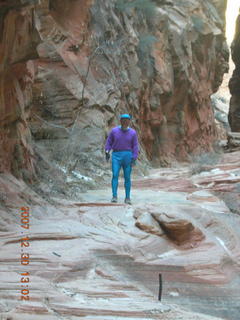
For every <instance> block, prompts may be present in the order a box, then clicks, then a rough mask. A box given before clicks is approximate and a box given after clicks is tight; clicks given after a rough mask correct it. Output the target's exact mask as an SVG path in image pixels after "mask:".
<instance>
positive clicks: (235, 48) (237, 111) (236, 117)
mask: <svg viewBox="0 0 240 320" xmlns="http://www.w3.org/2000/svg"><path fill="white" fill-rule="evenodd" d="M231 51H232V59H233V62H234V64H235V70H234V71H233V75H232V78H231V79H230V81H229V89H230V93H231V95H232V97H231V100H230V109H229V116H228V120H229V124H230V127H231V130H232V131H233V132H240V92H239V86H240V58H239V57H240V15H239V16H238V18H237V21H236V32H235V36H234V39H233V42H232V45H231Z"/></svg>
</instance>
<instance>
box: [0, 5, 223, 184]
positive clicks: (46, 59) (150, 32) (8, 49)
mask: <svg viewBox="0 0 240 320" xmlns="http://www.w3.org/2000/svg"><path fill="white" fill-rule="evenodd" d="M146 3H147V5H146ZM146 3H145V2H144V1H135V2H133V3H128V2H127V1H119V0H118V1H113V0H109V1H107V2H106V1H93V0H89V1H82V0H75V1H67V0H61V1H60V0H49V1H48V0H42V1H40V2H39V1H17V0H15V1H11V2H3V3H2V4H1V11H0V12H1V16H2V26H3V28H2V34H1V39H0V41H1V43H0V50H1V61H2V63H1V68H2V70H1V79H2V81H1V91H2V96H3V97H4V99H3V100H2V101H1V105H0V115H1V118H0V121H1V123H2V124H3V125H4V126H3V127H2V126H1V130H0V135H1V142H0V143H1V146H2V148H3V150H4V155H2V154H1V157H2V160H1V171H12V172H13V173H14V174H15V176H17V177H20V178H24V179H28V180H31V178H32V177H33V176H34V174H35V168H37V170H38V171H39V170H40V171H41V170H43V169H42V167H44V166H45V167H47V166H49V167H51V166H53V164H55V171H57V170H59V169H57V168H59V166H60V167H61V168H62V170H70V171H74V170H75V171H78V172H79V174H81V175H82V176H88V175H90V176H91V177H93V178H94V180H95V181H101V180H103V179H104V175H103V174H102V172H103V170H102V169H104V170H106V168H103V165H102V162H103V157H102V150H103V146H104V141H105V138H106V135H107V132H108V131H109V129H110V128H111V127H112V126H114V125H116V124H117V123H118V115H119V114H120V113H122V112H129V113H131V114H132V115H133V118H134V122H133V127H134V128H135V129H136V130H137V131H138V135H139V140H140V142H141V145H142V153H141V159H142V160H144V159H149V160H152V161H153V162H155V163H157V164H159V163H160V164H161V165H166V164H168V163H170V162H171V161H172V160H173V159H176V158H177V159H179V160H183V159H186V158H187V155H188V154H189V153H191V152H193V151H194V152H200V151H203V150H205V151H206V150H209V149H211V145H212V143H213V141H214V140H215V138H216V136H217V132H216V127H215V124H214V115H213V110H212V108H211V102H210V98H209V97H210V95H211V94H212V93H213V92H215V91H216V90H217V89H218V87H219V85H220V83H221V81H222V76H223V73H224V72H225V71H226V70H227V59H228V50H227V48H226V43H225V40H224V10H225V1H224V0H218V1H210V0H207V1H204V2H203V1H200V0H198V1H194V2H193V1H190V0H189V1H184V2H183V1H179V2H178V3H177V4H175V3H174V2H173V1H155V2H148V1H146ZM15 7H16V8H17V9H15ZM6 39H8V41H6ZM33 141H34V143H33ZM33 144H34V148H33ZM33 149H34V150H33ZM34 153H35V155H34ZM41 159H43V160H45V164H44V165H42V164H41V163H42V160H41ZM96 168H97V170H96ZM46 170H47V169H46ZM38 173H39V172H38ZM65 180H66V179H65Z"/></svg>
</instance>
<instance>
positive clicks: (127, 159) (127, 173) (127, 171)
mask: <svg viewBox="0 0 240 320" xmlns="http://www.w3.org/2000/svg"><path fill="white" fill-rule="evenodd" d="M131 159H132V153H131V152H128V151H127V152H126V153H125V155H124V161H123V173H124V187H125V195H126V199H130V191H131V172H132V166H131Z"/></svg>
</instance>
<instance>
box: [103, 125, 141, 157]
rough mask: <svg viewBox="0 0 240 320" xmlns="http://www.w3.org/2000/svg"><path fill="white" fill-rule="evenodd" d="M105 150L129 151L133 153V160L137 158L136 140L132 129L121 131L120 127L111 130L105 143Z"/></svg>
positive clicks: (135, 134)
mask: <svg viewBox="0 0 240 320" xmlns="http://www.w3.org/2000/svg"><path fill="white" fill-rule="evenodd" d="M105 150H106V151H110V150H117V151H120V150H130V151H132V153H133V159H137V157H138V152H139V148H138V138H137V133H136V131H135V130H134V129H132V128H128V129H127V130H122V129H121V127H115V128H113V129H112V130H111V131H110V133H109V135H108V137H107V141H106V145H105Z"/></svg>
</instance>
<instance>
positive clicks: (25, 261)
mask: <svg viewBox="0 0 240 320" xmlns="http://www.w3.org/2000/svg"><path fill="white" fill-rule="evenodd" d="M20 211H21V215H20V227H21V230H22V231H21V239H20V246H21V258H20V261H21V265H22V266H24V267H27V266H28V265H29V261H30V254H29V253H28V252H27V251H28V250H29V247H30V241H29V240H30V238H29V234H28V233H29V228H30V223H29V222H30V221H29V220H30V217H29V207H21V208H20ZM20 274H21V279H20V282H21V297H20V300H30V297H29V284H30V277H29V276H30V274H29V271H24V272H21V273H20Z"/></svg>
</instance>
